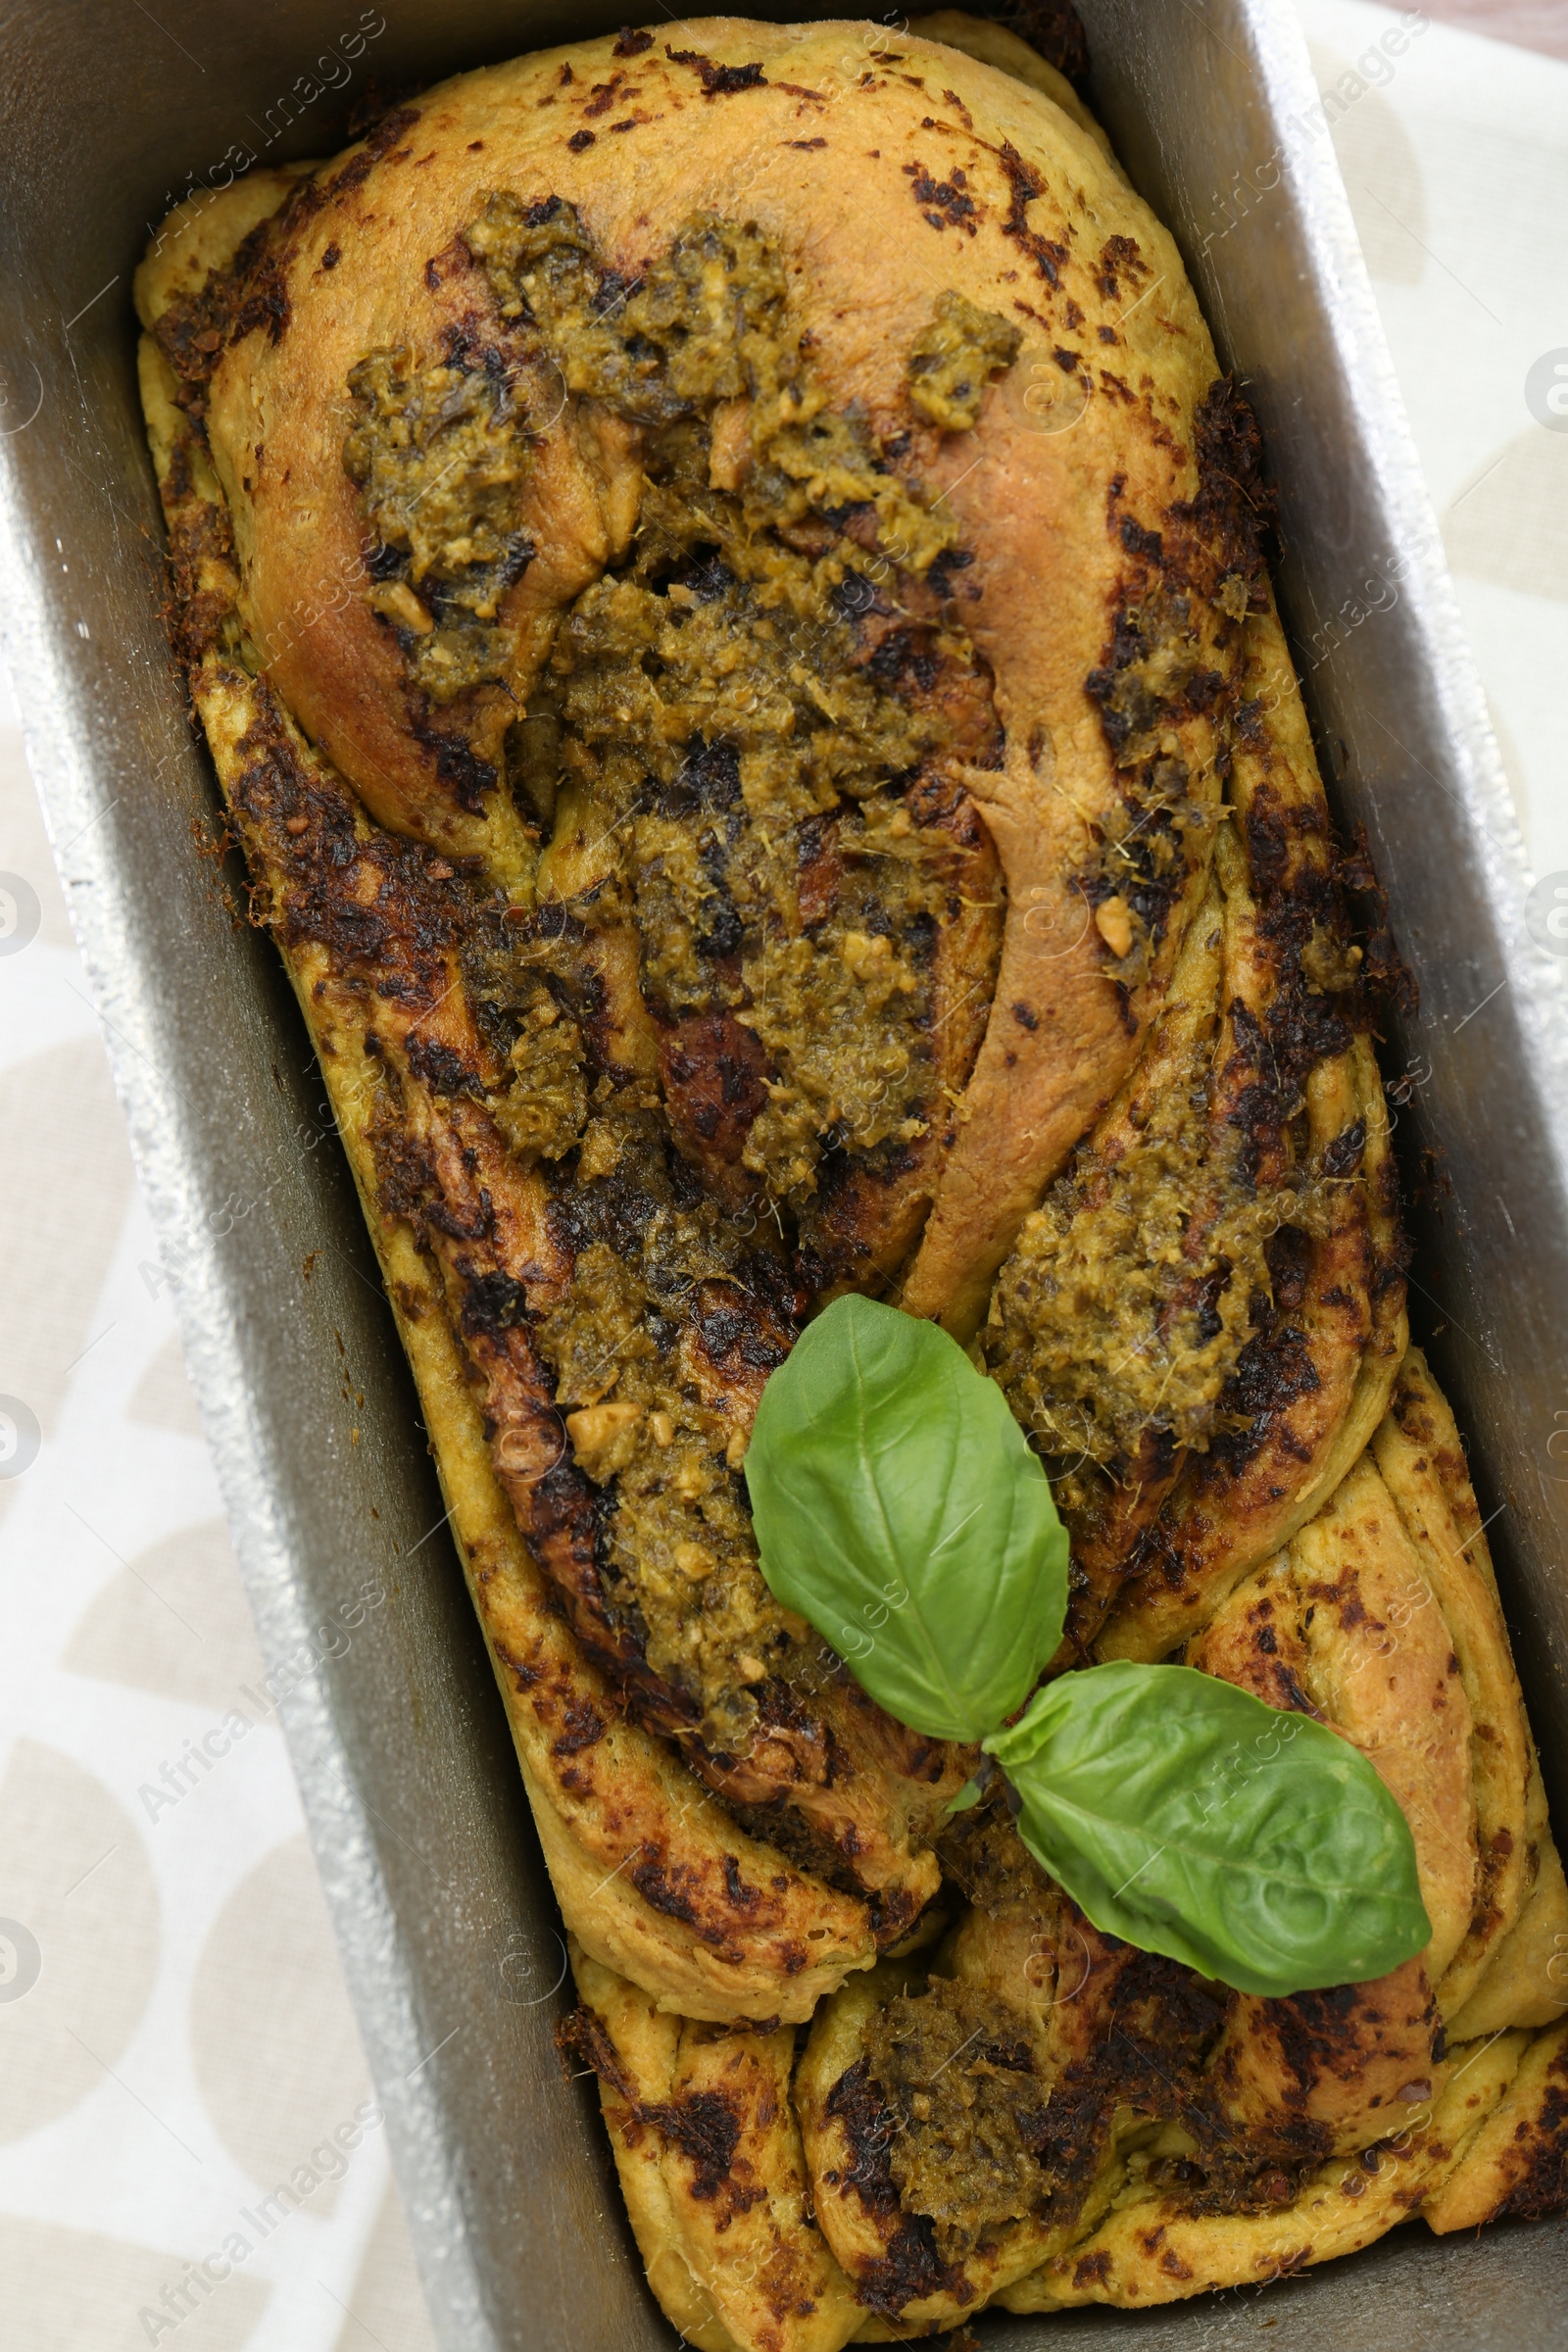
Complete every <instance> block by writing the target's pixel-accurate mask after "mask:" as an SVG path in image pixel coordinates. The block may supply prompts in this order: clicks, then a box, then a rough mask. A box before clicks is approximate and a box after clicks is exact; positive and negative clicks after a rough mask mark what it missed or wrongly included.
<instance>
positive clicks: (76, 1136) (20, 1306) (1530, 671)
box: [0, 0, 1568, 2352]
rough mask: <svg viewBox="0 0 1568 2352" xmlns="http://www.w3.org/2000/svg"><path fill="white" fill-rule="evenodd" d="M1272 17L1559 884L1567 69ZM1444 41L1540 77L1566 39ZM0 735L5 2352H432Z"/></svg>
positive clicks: (37, 851) (1538, 859)
mask: <svg viewBox="0 0 1568 2352" xmlns="http://www.w3.org/2000/svg"><path fill="white" fill-rule="evenodd" d="M1301 5H1302V14H1303V17H1304V20H1305V23H1306V27H1307V31H1308V34H1309V36H1310V39H1311V41H1312V44H1313V54H1314V64H1315V68H1316V71H1317V73H1318V77H1319V80H1320V83H1321V84H1322V85H1323V87H1324V88H1325V90H1328V91H1335V92H1337V93H1338V101H1339V102H1338V105H1337V107H1331V108H1330V110H1329V111H1331V112H1333V113H1335V115H1336V120H1335V122H1334V124H1333V135H1334V137H1335V141H1336V145H1337V147H1338V150H1339V153H1340V156H1341V160H1342V163H1343V165H1344V168H1345V172H1346V176H1347V180H1348V185H1349V189H1350V194H1351V199H1352V202H1353V204H1354V207H1355V212H1356V218H1357V221H1358V223H1359V226H1360V230H1361V234H1362V239H1363V243H1364V245H1365V249H1366V254H1367V259H1368V262H1369V264H1370V266H1371V270H1372V274H1373V278H1374V281H1375V283H1376V287H1377V292H1378V296H1379V300H1380V303H1381V305H1382V308H1383V312H1384V317H1385V319H1386V321H1387V324H1388V329H1389V333H1390V337H1391V340H1392V343H1393V346H1394V351H1395V357H1396V361H1397V366H1398V369H1399V373H1400V377H1401V381H1402V383H1403V387H1404V392H1405V397H1406V400H1407V403H1408V405H1409V409H1410V413H1411V417H1412V420H1413V423H1414V426H1415V430H1416V434H1417V439H1418V441H1419V444H1420V448H1421V452H1422V456H1423V460H1424V462H1425V465H1426V468H1427V472H1428V476H1429V479H1430V482H1431V486H1432V491H1433V496H1434V501H1435V504H1436V505H1437V507H1438V509H1439V512H1440V515H1441V516H1442V518H1443V527H1444V532H1445V537H1446V544H1447V547H1448V550H1449V554H1450V558H1451V561H1452V563H1453V564H1454V567H1455V572H1456V577H1457V580H1458V585H1459V591H1460V595H1461V597H1462V600H1463V603H1464V609H1465V613H1466V617H1467V620H1468V622H1469V626H1470V630H1471V634H1472V637H1473V640H1474V643H1475V646H1476V650H1477V654H1478V656H1479V659H1480V662H1481V666H1482V670H1483V674H1484V677H1485V680H1486V684H1487V687H1488V691H1489V694H1490V696H1491V699H1492V704H1493V708H1494V711H1495V715H1496V720H1497V729H1498V734H1499V738H1500V740H1501V743H1502V746H1503V751H1504V757H1505V760H1506V762H1507V765H1508V769H1509V774H1510V778H1511V780H1512V783H1513V788H1514V792H1515V796H1516V800H1517V803H1518V807H1519V811H1520V816H1521V820H1522V822H1523V824H1524V827H1525V831H1526V836H1527V839H1528V840H1529V842H1530V844H1531V848H1532V853H1533V857H1534V861H1535V864H1536V868H1537V871H1538V872H1539V873H1550V872H1553V871H1556V870H1559V869H1565V868H1568V696H1565V695H1564V693H1563V691H1562V681H1563V679H1564V677H1565V676H1568V532H1565V529H1564V516H1565V503H1568V433H1558V432H1552V431H1548V430H1547V429H1545V428H1544V426H1543V425H1541V424H1539V423H1537V422H1536V421H1535V420H1534V418H1533V417H1532V416H1531V414H1530V412H1529V410H1528V409H1527V407H1526V403H1525V395H1524V383H1525V378H1526V375H1527V373H1528V371H1529V369H1530V368H1531V366H1532V364H1533V363H1534V362H1535V361H1536V360H1537V359H1538V358H1539V357H1540V356H1541V355H1542V354H1543V353H1545V352H1548V351H1550V350H1552V349H1553V348H1555V347H1556V346H1557V345H1559V344H1561V345H1565V346H1568V64H1560V63H1556V62H1551V61H1548V60H1547V59H1546V58H1544V57H1543V56H1540V55H1531V54H1529V53H1528V51H1527V49H1525V48H1523V47H1519V46H1511V47H1504V46H1502V45H1500V44H1499V43H1498V42H1495V41H1489V40H1486V39H1483V38H1481V37H1478V36H1477V35H1476V34H1475V33H1474V32H1467V31H1463V30H1456V29H1451V28H1450V27H1448V26H1446V25H1431V24H1430V23H1429V22H1428V21H1427V20H1426V19H1424V18H1423V19H1419V20H1414V21H1413V22H1414V28H1415V37H1414V38H1413V39H1411V40H1410V42H1409V44H1408V46H1407V48H1406V49H1405V50H1404V52H1403V54H1402V55H1401V56H1400V57H1399V58H1398V59H1397V63H1396V64H1395V65H1394V67H1393V70H1392V71H1390V72H1385V70H1384V65H1379V64H1376V63H1374V64H1371V65H1369V66H1368V67H1366V68H1365V70H1358V68H1357V62H1356V61H1357V60H1365V59H1367V58H1368V57H1369V55H1370V53H1371V52H1372V50H1373V49H1374V48H1375V47H1376V45H1377V43H1378V42H1379V40H1380V39H1381V37H1382V36H1383V35H1384V34H1385V33H1386V32H1387V31H1388V30H1389V29H1390V27H1391V26H1393V25H1395V24H1396V22H1397V20H1396V19H1395V17H1394V16H1393V15H1392V14H1391V13H1390V12H1388V11H1385V10H1382V9H1378V8H1372V7H1368V6H1363V5H1360V4H1359V0H1301ZM1448 13H1451V14H1455V15H1462V16H1463V17H1464V18H1465V19H1466V20H1468V21H1469V22H1470V23H1471V24H1474V23H1476V22H1478V21H1485V20H1486V19H1487V18H1488V17H1489V15H1490V16H1492V17H1493V18H1494V19H1495V21H1496V22H1497V23H1498V24H1499V26H1500V25H1501V21H1502V20H1503V19H1504V18H1507V20H1508V29H1510V30H1511V31H1512V33H1513V34H1514V37H1515V38H1516V40H1519V41H1530V40H1534V41H1536V42H1538V43H1539V45H1540V46H1541V47H1543V48H1546V47H1552V48H1555V49H1556V50H1557V51H1558V52H1559V53H1561V54H1568V8H1565V7H1564V6H1560V5H1552V6H1547V5H1545V0H1525V4H1523V5H1520V6H1518V7H1516V8H1514V9H1512V10H1505V9H1502V8H1498V9H1496V10H1489V9H1488V8H1487V6H1486V4H1485V0H1449V7H1448ZM1406 21H1407V22H1412V20H1406ZM1195 37H1201V35H1200V34H1199V33H1198V30H1197V25H1196V22H1195ZM1380 55H1381V56H1382V57H1383V59H1384V61H1385V64H1386V63H1387V52H1380ZM7 722H14V712H12V711H8V710H7V709H5V708H4V707H3V703H0V1606H3V1609H4V1624H5V1634H6V1638H5V1641H4V1643H3V1645H0V1691H3V1696H0V2310H3V2315H4V2316H3V2318H0V2341H3V2342H4V2343H5V2344H7V2345H12V2344H15V2345H16V2346H18V2347H19V2348H20V2347H23V2346H25V2347H26V2352H132V2347H135V2346H139V2345H143V2344H146V2343H149V2342H154V2343H170V2342H177V2344H178V2348H179V2352H241V2348H242V2347H243V2348H244V2352H365V2348H366V2347H368V2346H376V2345H378V2346H380V2347H381V2352H428V2348H429V2347H430V2346H431V2343H432V2338H431V2335H430V2330H429V2326H428V2322H427V2321H426V2319H425V2317H424V2314H423V2309H422V2306H421V2303H420V2300H419V2295H418V2288H417V2282H416V2279H415V2277H414V2273H413V2266H412V2262H411V2259H410V2255H409V2249H408V2240H407V2233H406V2230H405V2228H404V2224H403V2220H402V2215H401V2212H400V2210H399V2207H398V2205H397V2201H396V2197H395V2193H394V2191H393V2190H392V2187H391V2183H390V2178H389V2174H388V2170H387V2160H386V2153H385V2149H384V2145H383V2141H382V2134H381V2133H380V2131H378V2130H376V2129H375V2128H374V2126H373V2121H372V2124H371V2128H370V2129H368V2131H365V2132H364V2133H363V2136H361V2137H360V2143H359V2145H358V2146H357V2147H356V2148H355V2150H354V2152H353V2154H352V2157H351V2158H350V2159H348V2160H347V2161H346V2163H345V2162H344V2161H343V2160H341V2159H340V2158H339V2157H338V2156H337V2155H335V2154H333V2153H332V2152H331V2147H330V2143H331V2139H332V2134H333V2133H334V2131H336V2130H337V2129H338V2128H339V2127H348V2129H349V2131H357V2129H358V2127H356V2126H355V2125H354V2121H353V2119H354V2118H355V2116H356V2111H357V2110H358V2111H359V2112H360V2113H361V2115H362V2116H363V2115H364V2114H365V2113H366V2112H367V2110H366V2107H365V2102H367V2101H368V2098H369V2085H368V2079H367V2076H366V2070H365V2064H364V2060H363V2057H362V2055H361V2052H360V2048H359V2043H358V2040H357V2038H356V2034H355V2030H354V2025H353V2021H352V2019H351V2017H350V2014H349V2010H348V2006H347V2002H346V1998H345V1995H344V1991H343V1985H342V1980H341V1975H340V1972H339V1968H338V1964H337V1960H336V1956H335V1954H334V1951H333V1949H332V1945H331V1940H330V1936H329V1934H328V1930H327V1926H326V1921H325V1916H324V1913H323V1909H322V1905H321V1899H320V1895H319V1889H318V1886H317V1882H316V1877H315V1873H314V1871H313V1868H312V1864H311V1859H310V1855H309V1851H308V1848H307V1846H306V1843H305V1839H304V1836H303V1831H302V1825H301V1820H300V1813H299V1806H298V1801H297V1798H296V1795H295V1791H294V1787H293V1783H292V1781H291V1779H290V1776H289V1771H288V1765H287V1760H286V1757H285V1755H284V1753H283V1748H282V1743H281V1740H280V1737H279V1734H278V1732H277V1730H276V1727H275V1724H274V1723H273V1721H272V1720H271V1718H270V1715H269V1714H268V1713H267V1709H266V1702H265V1700H264V1699H263V1698H262V1697H261V1696H260V1695H259V1685H260V1678H261V1660H260V1657H259V1654H258V1652H257V1649H256V1645H255V1640H254V1636H253V1634H252V1632H251V1628H250V1624H249V1620H248V1618H247V1615H246V1611H245V1604H244V1601H243V1597H242V1595H241V1593H240V1590H239V1585H238V1581H237V1577H236V1573H235V1569H234V1565H233V1559H232V1554H231V1552H230V1549H229V1544H228V1540H227V1536H226V1533H225V1531H224V1528H223V1525H222V1522H221V1513H220V1507H219V1502H218V1496H217V1491H216V1487H215V1484H214V1479H213V1474H212V1469H211V1466H210V1463H209V1460H208V1456H207V1453H206V1449H205V1447H204V1446H203V1443H202V1439H201V1435H200V1431H199V1429H198V1426H197V1422H196V1418H195V1413H194V1409H193V1406H192V1403H191V1399H190V1395H189V1392H188V1389H187V1386H186V1383H185V1376H184V1372H183V1368H182V1365H181V1361H180V1353H179V1346H178V1342H177V1339H176V1337H175V1333H174V1325H173V1319H172V1312H171V1308H170V1300H169V1289H168V1284H167V1281H166V1279H165V1277H164V1275H163V1273H162V1270H161V1268H160V1266H159V1263H158V1257H157V1251H156V1249H155V1246H154V1243H153V1240H152V1235H151V1231H150V1229H149V1226H148V1223H147V1219H146V1215H145V1212H144V1210H143V1208H142V1205H141V1203H140V1201H139V1200H138V1198H137V1193H136V1188H135V1183H134V1180H133V1177H132V1173H131V1169H130V1164H129V1161H128V1158H127V1156H126V1151H125V1146H124V1142H123V1135H122V1130H121V1124H120V1120H119V1116H118V1113H117V1110H116V1107H115V1103H114V1100H113V1097H112V1095H111V1092H110V1087H109V1081H108V1075H107V1070H106V1066H105V1062H104V1056H103V1053H102V1050H101V1047H100V1044H99V1039H98V1032H97V1028H96V1024H95V1021H94V1017H93V1013H92V1010H91V1007H90V1005H89V1004H88V1002H87V999H86V996H85V992H84V989H83V985H82V980H81V976H80V972H79V969H78V967H77V964H76V960H75V957H74V955H73V950H72V946H71V936H70V930H69V926H68V923H67V920H66V915H65V910H64V907H63V906H62V903H61V898H60V893H59V890H58V887H57V885H56V883H55V881H54V877H53V869H52V866H51V864H50V859H49V854H48V849H47V846H46V843H45V839H44V834H43V830H42V826H41V823H40V820H39V817H38V814H37V810H36V807H35V804H34V802H33V799H32V796H31V792H30V788H29V785H28V781H27V776H26V770H25V759H24V752H23V746H22V741H21V737H20V735H19V734H18V733H17V731H16V728H15V724H14V723H7ZM5 877H20V887H19V886H18V884H17V882H15V881H10V880H7V879H5ZM8 891H9V893H10V896H9V897H7V896H6V895H5V894H6V893H7V892H8ZM29 894H30V895H29ZM8 909H9V910H10V911H8ZM6 1399H20V1400H21V1403H22V1405H23V1406H24V1407H25V1412H30V1413H31V1415H33V1416H34V1417H35V1420H36V1424H37V1428H38V1431H39V1433H40V1437H41V1446H40V1448H39V1450H38V1451H37V1453H36V1458H34V1459H32V1460H31V1461H30V1462H27V1463H26V1466H25V1467H24V1468H22V1469H21V1470H20V1474H19V1465H20V1464H23V1463H25V1462H26V1456H27V1453H28V1450H29V1447H28V1443H27V1430H26V1427H25V1413H24V1414H23V1415H22V1416H20V1417H19V1416H18V1415H16V1413H15V1411H14V1408H13V1407H12V1406H11V1405H10V1404H8V1403H7V1401H6ZM7 1413H10V1414H11V1415H12V1421H13V1422H16V1421H17V1420H18V1419H19V1418H20V1419H21V1421H22V1423H23V1429H22V1439H21V1444H20V1449H15V1450H12V1449H11V1440H10V1439H9V1438H8V1436H7V1429H8V1424H7V1422H6V1420H5V1419H4V1417H3V1416H5V1415H6V1414H7ZM8 1451H9V1458H7V1456H8ZM234 1715H237V1716H239V1717H241V1718H243V1719H244V1721H245V1724H246V1727H247V1728H246V1729H245V1731H244V1733H243V1736H242V1737H239V1738H235V1737H234V1735H233V1725H232V1723H230V1725H229V1731H228V1733H227V1735H225V1736H226V1737H228V1738H229V1739H230V1740H232V1745H231V1747H230V1749H229V1752H228V1753H227V1754H225V1755H222V1756H221V1757H220V1758H219V1759H218V1760H217V1761H215V1762H213V1763H212V1766H211V1769H210V1770H208V1771H199V1770H198V1769H197V1767H196V1766H195V1765H194V1764H188V1765H187V1766H186V1768H185V1772H184V1776H183V1777H184V1780H185V1782H186V1783H187V1784H188V1785H187V1786H184V1787H182V1786H181V1774H180V1770H179V1759H180V1758H181V1756H182V1755H187V1754H188V1753H189V1751H190V1747H191V1745H192V1744H193V1743H195V1742H199V1741H201V1740H203V1739H204V1738H207V1737H208V1736H209V1735H211V1734H212V1732H213V1730H214V1727H215V1726H219V1725H221V1724H223V1723H224V1721H225V1719H226V1718H229V1717H231V1716H234ZM214 1744H218V1742H215V1743H214ZM166 1768H168V1770H169V1773H170V1778H169V1779H168V1780H165V1779H164V1777H163V1776H164V1775H165V1773H166ZM172 1791H177V1794H176V1793H172ZM313 2151H316V2152H317V2155H316V2160H315V2161H314V2162H313ZM339 2172H341V2178H335V2179H334V2178H330V2177H328V2176H330V2175H332V2174H337V2173H339ZM289 2182H292V2184H293V2193H294V2195H295V2197H296V2199H297V2202H296V2203H294V2204H293V2205H292V2206H289V2205H288V2204H287V2201H286V2200H284V2201H281V2202H279V2203H278V2204H276V2205H274V2206H273V2207H272V2208H271V2209H270V2214H269V2213H267V2212H260V2213H259V2211H258V2208H259V2205H260V2202H261V2200H263V2199H266V2198H267V2197H269V2196H270V2194H271V2193H272V2192H273V2191H274V2190H276V2188H277V2187H278V2185H279V2184H280V2183H289ZM279 2215H281V2217H282V2218H280V2219H279V2218H277V2217H278V2216H279ZM269 2220H270V2221H271V2222H272V2223H273V2226H272V2227H270V2229H268V2230H267V2233H266V2234H265V2235H264V2234H263V2224H264V2223H266V2222H268V2221H269ZM225 2241H229V2248H228V2254H227V2256H226V2257H224V2256H222V2255H221V2249H223V2247H224V2244H225ZM237 2243H243V2245H244V2247H245V2251H244V2253H243V2255H242V2256H239V2257H238V2258H236V2254H235V2246H236V2244H237ZM215 2255H218V2256H220V2257H221V2259H220V2260H219V2261H218V2262H217V2263H216V2264H215V2265H214V2266H213V2273H210V2274H209V2275H208V2277H207V2278H206V2279H205V2280H204V2279H201V2278H197V2279H195V2280H192V2282H191V2283H189V2284H188V2285H182V2283H181V2282H182V2281H184V2280H186V2279H187V2278H189V2277H190V2265H191V2264H193V2263H197V2262H200V2261H201V2260H202V2258H203V2257H209V2256H215ZM225 2267H226V2268H227V2276H223V2277H220V2278H218V2280H217V2282H216V2283H215V2282H214V2274H215V2273H221V2272H222V2271H223V2270H224V2269H225ZM166 2298H167V2299H166Z"/></svg>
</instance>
